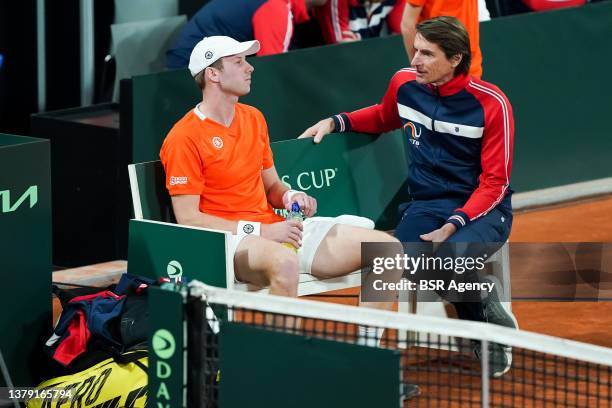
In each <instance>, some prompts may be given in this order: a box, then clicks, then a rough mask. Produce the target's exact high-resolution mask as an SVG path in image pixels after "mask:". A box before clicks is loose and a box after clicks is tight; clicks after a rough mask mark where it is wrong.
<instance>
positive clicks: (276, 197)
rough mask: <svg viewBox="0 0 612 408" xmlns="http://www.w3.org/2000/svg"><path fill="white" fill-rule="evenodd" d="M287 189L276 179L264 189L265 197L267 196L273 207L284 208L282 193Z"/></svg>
mask: <svg viewBox="0 0 612 408" xmlns="http://www.w3.org/2000/svg"><path fill="white" fill-rule="evenodd" d="M287 190H289V188H288V187H287V186H286V185H285V184H284V183H283V182H282V181H278V182H276V183H274V184H273V185H272V186H270V188H269V189H268V190H267V191H266V197H267V198H268V202H269V203H270V204H271V205H272V207H274V208H285V205H284V204H283V194H285V192H286V191H287Z"/></svg>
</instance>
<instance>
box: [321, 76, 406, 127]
mask: <svg viewBox="0 0 612 408" xmlns="http://www.w3.org/2000/svg"><path fill="white" fill-rule="evenodd" d="M408 75H409V74H408V73H405V72H403V71H398V72H397V73H396V74H395V75H394V76H393V78H391V82H390V83H389V87H388V88H387V91H386V92H385V95H384V96H383V98H382V100H381V101H380V103H378V104H376V105H372V106H368V107H367V108H363V109H359V110H356V111H354V112H351V113H341V114H339V115H335V116H333V117H332V118H333V119H334V123H335V129H334V130H335V131H336V132H349V131H354V132H364V133H383V132H388V131H390V130H393V129H398V128H400V127H401V126H402V122H401V119H400V117H399V113H398V110H397V90H398V89H399V87H400V86H401V85H402V84H403V83H405V82H406V80H408V79H409V78H408Z"/></svg>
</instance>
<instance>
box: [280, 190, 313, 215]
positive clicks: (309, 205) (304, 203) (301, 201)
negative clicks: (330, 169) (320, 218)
mask: <svg viewBox="0 0 612 408" xmlns="http://www.w3.org/2000/svg"><path fill="white" fill-rule="evenodd" d="M293 203H298V205H299V206H300V210H302V212H303V213H304V215H305V216H306V217H312V216H313V215H314V214H315V213H316V212H317V200H316V199H315V198H314V197H311V196H309V195H308V194H306V193H304V192H302V191H297V192H294V193H293V194H291V196H290V197H287V196H286V195H283V205H284V206H285V209H286V210H287V211H291V206H292V205H293Z"/></svg>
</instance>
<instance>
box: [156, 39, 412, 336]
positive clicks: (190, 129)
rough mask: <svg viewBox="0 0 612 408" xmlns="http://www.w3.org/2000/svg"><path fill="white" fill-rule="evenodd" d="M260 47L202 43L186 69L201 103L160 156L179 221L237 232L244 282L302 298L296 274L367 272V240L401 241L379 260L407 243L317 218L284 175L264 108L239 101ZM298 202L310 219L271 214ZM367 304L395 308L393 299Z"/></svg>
mask: <svg viewBox="0 0 612 408" xmlns="http://www.w3.org/2000/svg"><path fill="white" fill-rule="evenodd" d="M258 50H259V42H258V41H247V42H242V43H241V42H238V41H236V40H234V39H232V38H230V37H224V36H214V37H207V38H204V39H203V40H202V41H200V42H199V43H198V44H197V45H196V47H195V48H194V50H193V52H192V53H191V58H190V62H189V70H190V71H191V74H192V75H193V77H194V78H195V81H196V83H197V84H198V85H199V87H200V88H201V89H202V101H201V102H200V103H198V104H197V106H195V108H193V109H191V110H190V111H189V112H187V114H186V115H185V116H184V117H183V118H182V119H180V120H179V121H178V122H177V123H176V124H175V125H174V127H173V128H172V129H171V130H170V132H169V133H168V135H167V137H166V139H165V141H164V143H163V146H162V149H161V152H160V157H161V161H162V163H163V165H164V168H165V170H166V187H167V188H168V191H169V193H170V195H171V197H172V206H173V208H174V213H175V215H176V219H177V222H178V223H180V224H186V225H193V226H198V227H205V228H213V229H218V230H224V231H230V232H231V233H232V234H233V235H232V239H231V245H230V251H231V253H232V254H233V257H234V271H235V276H236V279H237V280H239V281H242V282H247V283H251V284H254V285H258V286H269V287H270V293H271V294H275V295H282V296H296V295H297V286H298V282H299V273H310V274H312V275H313V276H315V277H317V278H320V279H326V278H333V277H338V276H343V275H346V274H349V273H351V272H353V271H356V270H358V269H360V267H361V243H362V242H389V243H396V244H397V245H385V248H388V250H389V251H391V252H392V253H389V254H380V256H391V257H392V256H395V255H396V254H398V253H401V251H402V247H401V244H400V243H399V241H398V240H397V239H395V238H394V237H392V236H391V235H389V234H387V233H385V232H381V231H376V230H374V229H373V228H374V223H373V222H372V221H371V220H369V219H367V218H362V217H356V216H350V215H343V216H340V217H337V218H329V217H313V215H314V214H315V213H316V211H317V201H316V200H315V199H314V198H313V197H310V196H308V195H307V194H306V193H303V192H301V191H294V190H289V189H288V188H287V187H286V186H285V184H284V183H283V182H282V181H281V180H280V178H279V176H278V174H277V172H276V169H275V168H274V161H273V158H272V151H271V149H270V141H269V138H268V128H267V125H266V121H265V119H264V117H263V115H262V113H261V112H260V111H258V110H257V109H255V108H253V107H251V106H248V105H244V104H241V103H238V98H239V97H241V96H243V95H246V94H248V93H249V91H250V87H251V80H252V74H253V67H252V66H251V65H250V64H249V63H248V62H247V61H246V58H245V57H246V56H247V55H251V54H255V53H256V52H257V51H258ZM294 202H297V203H298V204H299V206H300V208H301V209H302V210H303V212H304V215H305V216H306V217H307V218H306V219H305V221H304V222H303V223H302V222H299V221H296V220H291V221H286V220H285V219H284V218H283V217H280V216H279V215H277V214H275V213H274V211H273V209H274V208H281V209H282V208H285V209H287V210H290V209H291V206H292V204H293V203H294ZM283 244H289V246H287V245H283ZM292 247H295V248H297V249H298V250H297V252H296V251H295V250H294V248H292ZM397 274H398V275H397V278H398V279H399V277H400V276H401V274H402V270H398V271H397ZM366 306H368V307H374V308H381V309H391V307H392V303H391V302H388V303H382V302H376V303H373V302H368V304H367V305H366ZM368 337H370V336H368Z"/></svg>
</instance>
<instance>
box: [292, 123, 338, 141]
mask: <svg viewBox="0 0 612 408" xmlns="http://www.w3.org/2000/svg"><path fill="white" fill-rule="evenodd" d="M333 131H334V120H333V119H332V118H327V119H323V120H320V121H318V122H317V123H316V124H314V125H312V126H311V127H309V128H308V129H306V130H305V131H304V133H302V134H301V135H299V136H298V139H305V138H307V137H313V136H314V140H313V142H315V143H319V142H320V141H321V140H323V137H324V136H325V135H328V134H330V133H331V132H333Z"/></svg>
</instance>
